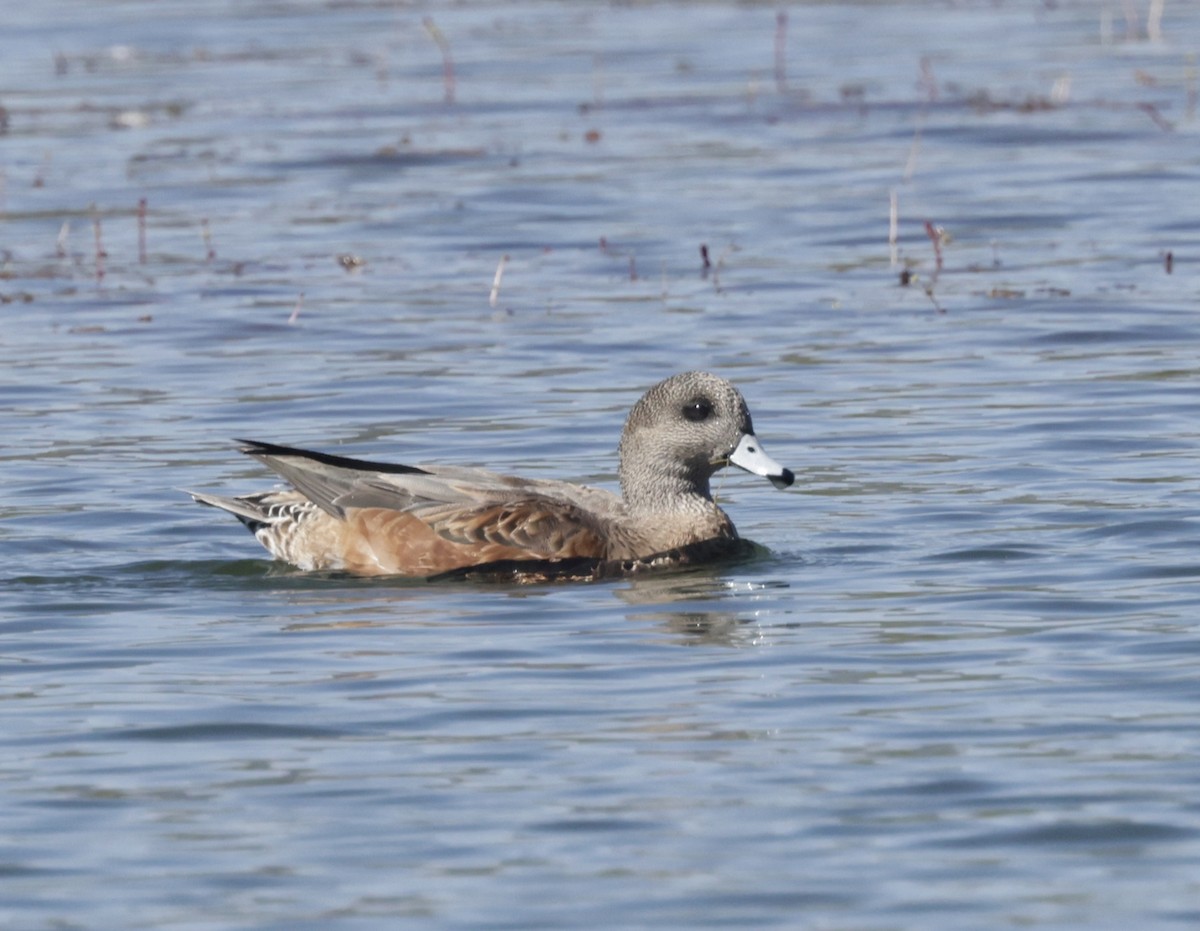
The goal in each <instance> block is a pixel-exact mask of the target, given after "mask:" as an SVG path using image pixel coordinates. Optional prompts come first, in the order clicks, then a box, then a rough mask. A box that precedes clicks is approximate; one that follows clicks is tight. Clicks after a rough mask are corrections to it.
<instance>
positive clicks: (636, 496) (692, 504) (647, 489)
mask: <svg viewBox="0 0 1200 931" xmlns="http://www.w3.org/2000/svg"><path fill="white" fill-rule="evenodd" d="M620 478H621V494H622V496H623V497H624V499H625V506H626V507H627V508H628V509H629V511H630V513H631V514H661V513H679V512H681V511H682V512H685V513H694V512H700V511H711V510H714V509H715V508H716V505H715V504H713V500H712V492H711V491H709V487H708V479H709V476H708V475H706V474H696V473H695V472H692V471H690V470H689V469H688V468H687V467H686V465H685V464H683V463H679V464H678V465H676V466H674V467H673V468H666V469H661V468H660V469H658V470H656V471H654V472H653V473H650V474H647V473H645V472H640V473H638V474H637V475H636V476H630V475H628V474H626V473H625V471H624V470H622V471H621V475H620Z"/></svg>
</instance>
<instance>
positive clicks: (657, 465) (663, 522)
mask: <svg viewBox="0 0 1200 931" xmlns="http://www.w3.org/2000/svg"><path fill="white" fill-rule="evenodd" d="M237 442H238V443H240V444H242V445H241V447H240V451H241V452H242V453H245V454H246V455H248V456H251V457H252V458H254V459H257V460H258V461H259V462H261V463H262V464H263V465H265V466H266V467H267V468H269V469H271V470H272V471H273V472H274V473H276V474H277V475H278V476H280V477H281V478H283V479H285V480H286V481H287V482H288V483H289V485H290V486H291V487H289V488H284V489H275V490H271V491H264V492H259V493H257V494H248V495H244V496H240V497H224V496H220V495H215V494H209V493H207V492H188V493H189V494H191V496H192V498H193V499H194V500H195V501H197V502H199V503H200V504H205V505H209V506H211V507H215V508H218V509H220V510H222V511H227V512H228V513H230V514H232V515H233V516H234V517H236V518H237V519H238V520H239V521H241V522H242V524H244V525H245V526H246V527H247V529H249V530H250V532H251V533H253V534H254V536H255V538H256V539H257V540H258V542H259V543H260V544H262V546H263V547H264V548H265V549H266V550H267V551H268V552H269V553H270V554H271V555H272V556H274V557H275V558H276V559H278V560H282V561H283V562H286V563H289V564H291V565H292V566H295V567H297V568H299V569H301V570H306V571H324V572H334V573H347V574H350V575H354V576H398V577H407V578H419V579H442V578H453V577H459V578H462V577H466V578H499V579H509V580H512V581H515V582H539V581H554V580H560V579H568V580H597V579H603V578H611V577H615V576H629V575H636V574H639V573H642V572H648V571H658V570H664V569H670V568H677V567H682V566H690V565H697V564H701V563H707V562H712V561H715V560H719V559H722V558H728V557H731V556H735V555H737V554H744V553H746V552H747V541H744V540H742V538H740V537H739V536H738V533H737V530H736V529H735V527H734V525H733V521H731V520H730V518H729V516H728V515H727V514H726V513H725V512H724V510H722V509H721V507H720V506H718V504H717V503H716V502H715V501H714V499H713V495H712V489H711V487H710V481H711V479H712V477H713V475H714V474H715V473H716V472H717V471H718V470H720V469H722V468H724V467H726V466H736V467H738V468H740V469H743V470H745V471H747V472H749V473H752V474H754V475H757V476H761V477H763V478H766V479H768V480H769V481H770V482H771V483H772V484H773V485H774V486H775V487H776V488H779V489H785V488H788V487H790V486H791V485H792V483H793V481H794V480H795V476H794V474H793V472H792V471H791V470H790V469H786V468H784V467H783V466H781V465H780V464H779V463H777V462H776V461H775V460H774V459H772V458H771V457H770V456H768V455H767V453H766V452H765V451H764V449H763V446H762V443H761V442H759V440H758V438H757V436H756V435H755V432H754V426H753V423H752V421H751V417H750V410H749V408H748V407H747V405H746V401H745V399H744V398H743V397H742V395H741V392H739V391H738V389H737V388H736V387H734V385H733V384H732V383H730V382H729V381H727V380H726V379H724V378H722V377H720V376H718V375H714V374H711V373H709V372H699V371H693V372H682V373H680V374H677V375H672V376H671V377H670V378H667V379H665V380H663V381H661V382H659V383H658V384H656V385H654V386H653V387H651V388H650V389H649V390H648V391H646V393H645V394H644V395H642V397H641V398H640V399H639V400H638V401H637V403H635V404H634V405H633V408H632V410H631V411H630V412H629V415H628V417H627V418H626V420H625V426H624V429H623V431H622V433H621V439H620V443H619V445H618V460H619V466H618V476H619V479H620V486H621V493H620V494H619V495H618V494H615V493H613V492H611V491H607V490H605V489H601V488H593V487H591V486H588V485H579V484H574V483H572V482H567V481H559V480H554V479H543V478H522V477H518V476H515V475H506V474H500V473H497V472H493V471H490V470H487V469H482V468H474V467H468V466H459V465H427V464H420V465H399V464H392V463H385V462H375V461H371V460H366V459H355V458H350V457H346V456H339V455H334V454H331V453H326V452H316V451H312V450H306V449H299V448H296V447H292V446H283V445H278V444H275V443H267V442H258V441H253V440H238V441H237ZM749 545H750V546H753V544H749Z"/></svg>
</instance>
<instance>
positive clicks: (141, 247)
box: [137, 197, 146, 265]
mask: <svg viewBox="0 0 1200 931" xmlns="http://www.w3.org/2000/svg"><path fill="white" fill-rule="evenodd" d="M137 225H138V262H140V263H141V264H142V265H145V264H146V198H144V197H143V198H141V199H140V200H138V209H137Z"/></svg>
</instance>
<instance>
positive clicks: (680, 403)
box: [620, 372, 795, 507]
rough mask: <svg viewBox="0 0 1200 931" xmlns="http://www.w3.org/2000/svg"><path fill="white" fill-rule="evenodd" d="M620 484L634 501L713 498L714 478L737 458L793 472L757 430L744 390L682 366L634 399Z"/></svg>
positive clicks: (784, 474) (786, 474)
mask: <svg viewBox="0 0 1200 931" xmlns="http://www.w3.org/2000/svg"><path fill="white" fill-rule="evenodd" d="M620 454H621V466H620V470H621V488H622V491H623V492H624V495H625V499H626V501H627V502H629V503H630V504H631V505H632V506H634V507H636V506H638V505H639V504H641V503H650V502H655V501H657V502H662V501H664V500H666V499H667V498H670V497H675V496H679V495H700V496H701V497H704V498H711V494H710V492H709V487H708V483H709V479H710V478H711V477H712V475H713V473H714V472H716V471H717V470H718V469H720V468H722V467H724V466H726V465H735V466H737V467H738V468H741V469H745V470H746V471H747V472H752V473H753V474H755V475H761V476H763V477H764V478H767V479H770V480H771V483H772V484H773V485H774V486H775V487H776V488H786V487H788V486H789V485H791V484H792V482H793V481H794V480H795V476H794V475H793V474H792V472H791V470H790V469H785V468H784V467H783V466H781V465H780V464H779V463H778V462H776V461H775V460H774V459H772V458H771V457H770V456H768V455H767V454H766V453H765V452H764V451H763V448H762V444H761V443H759V441H758V438H757V437H756V436H755V435H754V424H753V422H752V421H751V419H750V410H749V408H747V407H746V401H745V399H743V398H742V395H741V393H740V392H739V391H738V390H737V388H735V387H734V386H733V385H732V384H730V383H729V382H728V381H726V380H725V379H724V378H720V377H718V376H716V375H712V374H709V373H708V372H683V373H682V374H679V375H673V376H672V377H670V378H668V379H666V380H665V381H661V382H659V383H658V384H657V385H655V386H654V387H653V388H651V389H650V390H649V391H647V392H646V393H645V394H644V395H643V396H642V398H641V400H639V401H638V402H637V404H635V405H634V406H633V410H632V411H630V413H629V419H628V420H627V421H626V422H625V430H624V432H623V433H622V434H621V446H620Z"/></svg>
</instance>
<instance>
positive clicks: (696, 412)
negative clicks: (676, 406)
mask: <svg viewBox="0 0 1200 931" xmlns="http://www.w3.org/2000/svg"><path fill="white" fill-rule="evenodd" d="M712 412H713V407H712V401H710V400H709V399H708V398H693V399H692V400H691V401H688V402H687V404H685V405H683V417H684V419H685V420H690V421H691V422H692V423H700V422H701V421H704V420H708V418H709V417H711V416H712Z"/></svg>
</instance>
